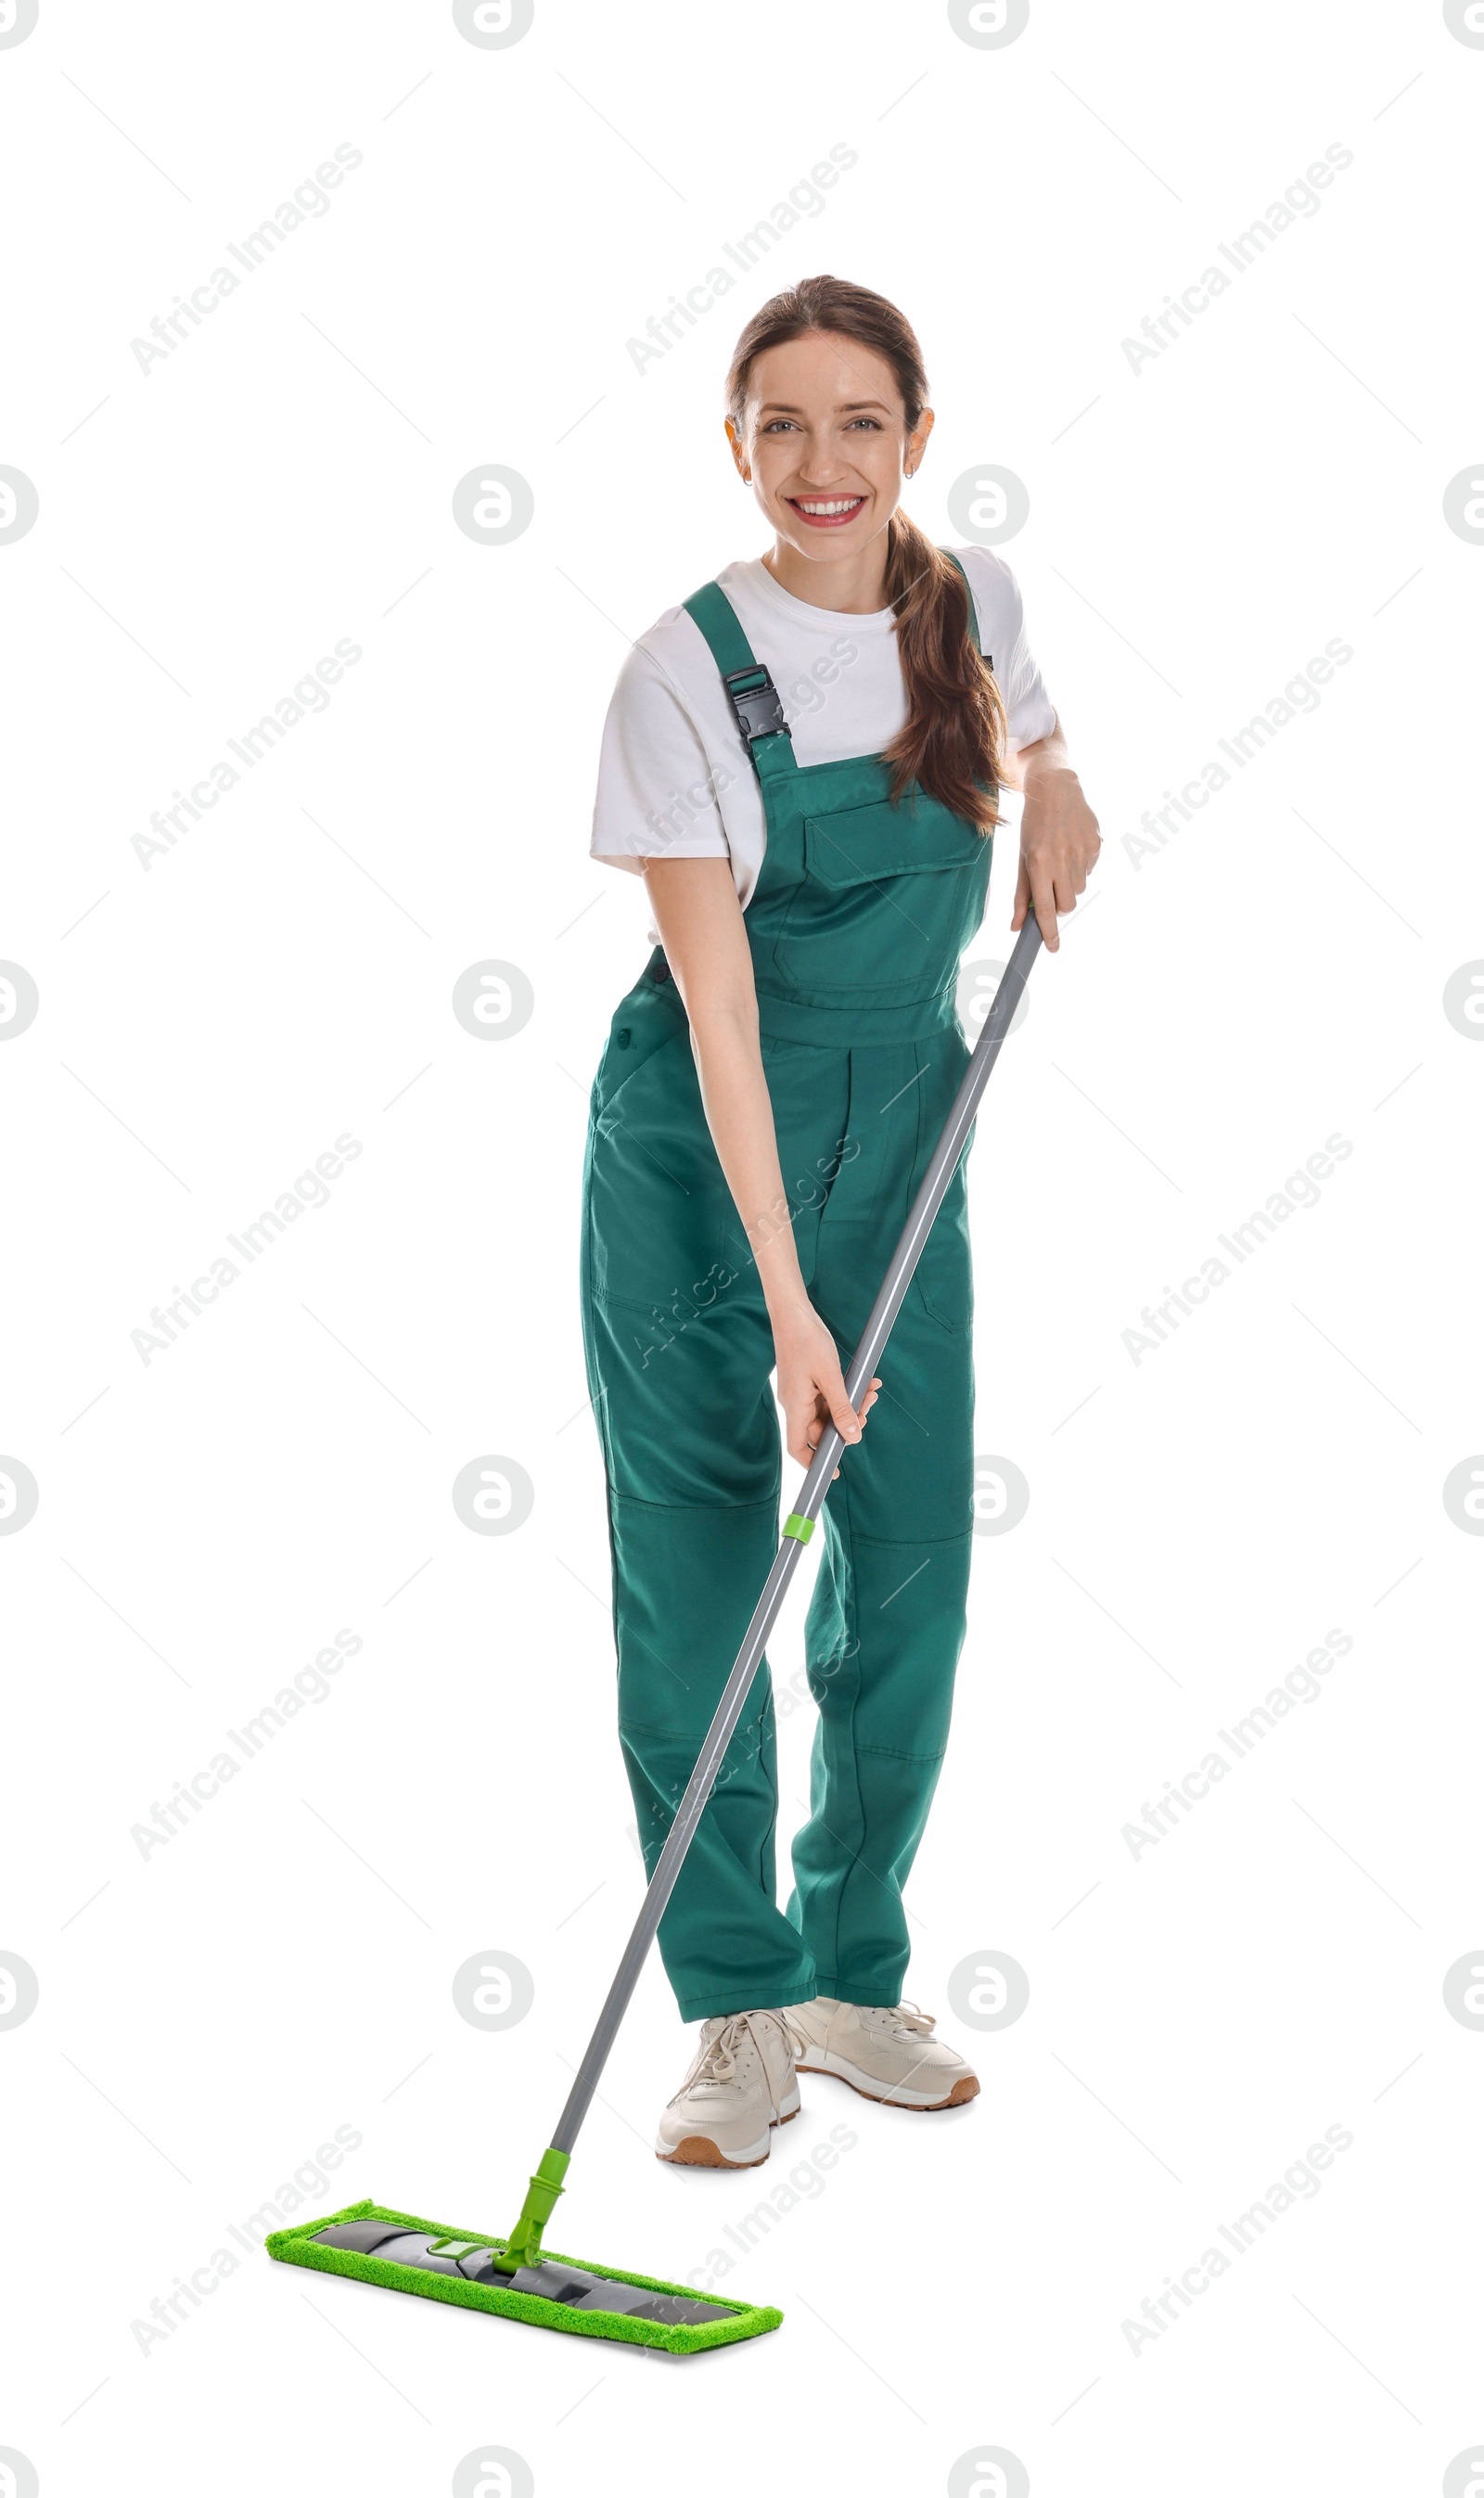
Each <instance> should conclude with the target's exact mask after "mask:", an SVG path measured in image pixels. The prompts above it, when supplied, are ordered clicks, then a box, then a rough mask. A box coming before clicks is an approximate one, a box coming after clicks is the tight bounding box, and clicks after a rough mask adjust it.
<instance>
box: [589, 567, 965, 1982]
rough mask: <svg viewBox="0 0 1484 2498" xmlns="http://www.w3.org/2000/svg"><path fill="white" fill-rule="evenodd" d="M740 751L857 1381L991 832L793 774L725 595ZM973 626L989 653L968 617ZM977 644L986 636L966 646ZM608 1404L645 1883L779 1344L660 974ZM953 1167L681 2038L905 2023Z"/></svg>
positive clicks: (754, 925) (949, 1326)
mask: <svg viewBox="0 0 1484 2498" xmlns="http://www.w3.org/2000/svg"><path fill="white" fill-rule="evenodd" d="M686 605H687V608H688V610H689V612H690V614H691V615H692V616H693V617H694V621H695V623H696V624H697V625H698V626H699V627H700V630H701V631H702V633H703V634H704V635H705V638H706V640H707V642H708V643H709V645H710V647H711V651H712V654H713V656H714V657H715V659H716V661H717V665H718V666H719V668H720V669H721V671H722V673H723V676H724V677H725V678H726V679H727V680H728V687H727V690H728V692H729V694H730V695H731V698H732V701H733V704H734V705H735V707H736V709H737V713H738V718H739V722H740V723H741V725H742V727H743V731H744V734H745V735H747V736H748V737H749V740H750V743H751V751H752V757H753V762H754V765H755V767H756V769H757V772H758V780H759V783H760V786H761V792H762V797H763V802H764V806H765V810H766V819H767V849H766V854H765V857H764V860H763V865H762V870H761V874H760V876H759V879H758V885H757V888H756V891H755V892H754V895H753V898H752V901H751V903H750V905H749V907H748V910H747V913H746V918H745V923H744V924H745V926H746V930H747V937H748V943H749V945H750V946H751V949H752V957H753V970H754V975H755V978H756V982H757V990H758V1016H759V1024H760V1034H761V1049H762V1062H763V1069H764V1073H765V1074H766V1078H767V1086H768V1092H769V1094H770V1096H771V1099H772V1105H773V1121H774V1127H775V1129H776V1132H777V1137H778V1154H779V1161H780V1164H781V1167H782V1171H783V1180H784V1188H785V1192H786V1200H787V1201H786V1203H785V1204H784V1205H783V1206H781V1207H780V1208H779V1209H778V1220H779V1221H780V1222H789V1223H790V1224H791V1226H792V1229H793V1233H794V1238H795V1240H796V1242H797V1245H798V1257H799V1265H800V1267H801V1268H802V1271H803V1278H804V1284H805V1288H806V1290H807V1292H808V1294H809V1297H810V1299H811V1301H812V1302H813V1304H814V1306H815V1308H816V1309H817V1310H818V1311H819V1313H820V1315H821V1317H822V1318H823V1320H824V1322H825V1324H826V1325H827V1326H828V1328H829V1329H830V1331H831V1333H832V1334H833V1336H834V1338H835V1341H836V1344H837V1346H838V1347H839V1351H840V1356H841V1360H842V1362H844V1361H847V1360H848V1359H849V1356H850V1353H851V1351H852V1349H853V1347H854V1345H855V1340H856V1338H857V1336H858V1335H859V1333H860V1330H861V1329H862V1328H863V1327H864V1325H865V1321H866V1318H867V1315H868V1313H869V1310H870V1306H871V1303H872V1300H873V1299H874V1297H875V1295H876V1291H877V1288H878V1286H879V1284H880V1282H881V1279H882V1275H883V1273H884V1271H885V1268H886V1265H887V1259H888V1258H889V1256H890V1253H891V1250H892V1248H893V1246H894V1244H895V1240H896V1235H897V1233H898V1231H899V1230H900V1228H901V1226H902V1224H903V1223H904V1222H905V1220H906V1217H907V1211H908V1207H909V1204H910V1202H911V1199H912V1196H913V1194H914V1192H915V1190H916V1188H917V1186H918V1183H919V1180H920V1178H921V1176H922V1172H923V1169H925V1166H926V1164H927V1161H928V1158H929V1156H930V1155H931V1152H932V1149H933V1146H934V1144H935V1143H936V1141H937V1137H938V1134H939V1130H940V1128H941V1127H942V1125H943V1122H944V1120H945V1118H946V1117H947V1115H948V1110H949V1107H950V1105H951V1103H952V1098H953V1095H954V1093H955V1091H956V1089H957V1086H958V1083H959V1080H960V1078H961V1076H962V1074H963V1071H964V1067H965V1064H966V1060H967V1048H966V1044H965V1041H964V1039H963V1036H962V1033H961V1032H960V1030H959V1026H958V1020H957V1015H956V1011H955V1006H954V993H955V987H956V981H957V975H958V963H959V956H960V954H961V953H962V951H963V948H964V946H965V945H967V944H968V943H969V942H970V940H971V939H972V937H973V936H974V933H975V931H976V930H977V928H978V927H979V924H980V921H981V918H982V917H983V914H984V900H985V894H986V890H987V885H988V877H989V857H990V845H989V840H988V837H987V836H985V835H984V834H982V833H980V832H978V831H977V830H976V828H975V827H974V826H973V825H972V824H971V823H968V822H967V821H965V820H963V819H962V818H960V817H956V816H953V815H952V814H951V813H950V812H949V811H948V809H947V808H945V807H943V806H941V805H940V804H939V803H938V802H937V801H936V800H935V799H933V798H930V797H928V796H927V795H926V793H925V792H923V791H922V790H920V789H919V788H918V787H917V786H916V785H913V786H912V787H911V788H910V789H909V790H908V791H907V792H906V793H905V794H904V796H903V798H902V800H901V802H900V803H899V804H898V805H891V804H889V803H888V790H889V787H890V778H891V776H890V771H889V768H888V766H887V765H886V764H885V763H884V762H883V761H882V759H881V757H880V756H879V755H859V756H856V757H855V758H854V759H852V760H850V761H847V762H840V763H814V764H808V765H799V764H797V763H796V762H795V760H794V755H793V745H792V740H791V738H790V736H789V734H788V732H787V730H786V728H785V727H784V725H783V715H782V711H781V709H780V708H779V707H778V704H777V697H776V694H775V693H774V692H773V689H772V681H771V679H770V678H769V676H768V673H767V671H766V669H764V668H761V667H759V666H758V662H757V661H756V660H755V658H754V657H753V653H752V651H751V649H750V648H749V645H748V642H747V638H746V636H745V634H744V633H743V631H742V627H741V625H740V624H739V623H738V620H737V617H736V614H735V611H734V610H733V608H732V607H731V605H730V603H729V601H728V600H727V598H726V595H725V593H724V592H722V591H721V589H720V588H719V587H718V586H717V585H716V584H715V583H714V582H713V583H711V584H708V586H707V587H706V588H705V589H704V590H700V591H697V592H696V593H695V595H694V597H693V598H690V599H688V600H687V601H686ZM969 617H970V629H971V630H975V629H976V627H975V619H974V605H973V598H972V594H971V595H970V599H969ZM976 638H977V634H976ZM582 1297H583V1319H584V1337H585V1345H586V1352H587V1363H588V1380H589V1387H590V1390H591V1393H592V1399H593V1410H594V1413H595V1416H596V1418H597V1427H598V1431H599V1434H600V1437H601V1440H602V1449H603V1459H604V1464H605V1467H606V1471H607V1479H608V1524H609V1539H610V1545H611V1551H612V1562H613V1615H614V1629H615V1637H616V1641H617V1647H618V1697H619V1731H620V1737H621V1740H622V1743H623V1747H624V1755H625V1764H626V1767H627V1769H628V1773H629V1785H630V1788H631V1791H632V1795H633V1800H634V1806H635V1809H636V1812H637V1816H638V1829H639V1836H640V1840H641V1841H642V1844H643V1848H644V1857H645V1864H646V1866H647V1868H648V1869H649V1871H651V1872H653V1870H654V1865H655V1860H656V1858H657V1857H658V1855H659V1852H660V1849H661V1846H662V1844H663V1842H664V1839H665V1835H666V1833H667V1832H668V1830H669V1827H670V1822H671V1819H672V1817H673V1814H674V1810H675V1808H676V1806H677V1804H678V1803H679V1800H680V1796H681V1793H682V1791H683V1789H684V1787H685V1783H686V1780H687V1778H688V1777H689V1776H690V1773H691V1770H692V1768H693V1766H694V1760H695V1756H696V1753H697V1752H698V1751H699V1749H700V1745H701V1740H702V1738H703V1736H704V1734H705V1731H706V1728H707V1726H708V1724H709V1723H710V1720H711V1716H712V1713H713V1711H714V1709H715V1706H716V1703H717V1700H718V1698H719V1697H720V1694H721V1689H722V1685H723V1683H724V1682H725V1681H726V1676H727V1673H728V1671H729V1669H730V1667H731V1664H732V1661H733V1659H734V1657H735V1655H736V1652H737V1649H739V1647H740V1646H741V1643H742V1638H743V1634H744V1632H745V1631H746V1628H747V1624H748V1621H749V1620H750V1618H751V1616H752V1612H753V1608H754V1605H755V1603H756V1601H757V1598H758V1591H759V1589H760V1588H761V1586H762V1583H763V1581H764V1579H765V1578H766V1577H767V1574H768V1570H769V1568H770V1566H771V1564H772V1560H773V1556H774V1553H776V1551H777V1549H778V1537H779V1523H780V1521H779V1493H780V1487H781V1473H782V1451H781V1446H780V1433H779V1423H778V1409H777V1405H776V1403H775V1400H774V1397H773V1393H772V1390H771V1387H770V1384H769V1381H770V1373H771V1371H772V1367H773V1341H772V1333H771V1329H770V1328H769V1324H768V1315H767V1309H766V1306H765V1303H764V1300H763V1296H762V1289H761V1285H760V1283H759V1280H758V1270H757V1265H756V1264H755V1260H754V1255H753V1250H752V1248H751V1246H750V1244H749V1242H748V1240H747V1237H746V1235H745V1234H744V1233H743V1231H742V1227H741V1223H740V1220H739V1218H738V1215H737V1212H736V1208H735V1206H734V1204H733V1202H732V1200H731V1195H730V1192H729V1190H728V1189H727V1186H726V1179H725V1178H724V1176H723V1173H722V1169H721V1165H720V1163H719V1162H718V1160H717V1155H716V1148H715V1146H714V1145H713V1143H712V1141H711V1136H710V1132H709V1130H708V1128H707V1125H706V1116H705V1111H704V1109H703V1107H702V1105H701V1098H700V1089H699V1085H698V1082H697V1078H696V1072H695V1065H694V1059H693V1056H692V1052H691V1043H690V1027H689V1024H688V1021H687V1018H686V1012H685V1009H684V1007H683V1006H682V1004H681V1001H680V997H679V994H678V992H677V990H676V987H675V983H674V981H673V979H672V978H671V977H670V975H669V972H668V968H667V966H666V964H665V962H664V958H663V955H662V953H661V952H659V951H657V952H656V953H655V954H654V955H653V956H652V958H651V960H650V963H649V965H648V966H647V968H646V970H645V971H644V973H643V974H642V975H641V977H640V978H639V979H638V981H637V982H636V984H635V986H634V987H633V988H632V989H631V990H630V991H629V996H628V997H627V998H626V999H625V1000H624V1001H623V1004H622V1005H621V1006H620V1007H619V1009H618V1011H617V1013H616V1014H615V1016H614V1018H613V1027H612V1032H611V1035H610V1038H609V1041H608V1045H607V1047H606V1049H605V1051H604V1053H603V1058H602V1063H601V1065H600V1067H599V1069H598V1072H597V1081H596V1083H595V1086H594V1090H593V1105H592V1117H591V1122H590V1127H589V1137H588V1152H587V1164H586V1169H585V1174H584V1221H583V1249H582ZM972 1298H973V1295H972V1276H971V1265H970V1250H969V1233H968V1224H967V1215H966V1200H965V1184H964V1170H963V1168H962V1166H960V1168H959V1170H958V1173H957V1176H956V1177H955V1178H954V1180H953V1183H952V1187H951V1189H950V1191H949V1195H948V1199H947V1201H946V1203H945V1205H944V1207H943V1211H942V1213H941V1214H940V1215H939V1217H938V1221H937V1224H936V1225H935V1227H934V1230H933V1233H932V1235H931V1237H930V1239H929V1241H928V1244H927V1247H926V1249H925V1251H924V1252H923V1256H922V1260H921V1264H920V1265H919V1268H918V1271H917V1274H916V1276H915V1278H914V1280H913V1283H912V1287H911V1289H910V1291H909V1293H908V1296H907V1299H906V1302H905V1304H904V1306H903V1308H902V1312H901V1315H900V1317H899V1318H898V1320H897V1322H896V1326H895V1329H894V1330H893V1332H892V1336H891V1341H890V1343H889V1345H888V1346H887V1352H886V1354H885V1355H884V1357H883V1359H882V1362H881V1375H882V1380H883V1387H882V1393H881V1395H880V1396H879V1398H878V1400H877V1403H876V1405H875V1407H874V1409H873V1411H872V1414H871V1418H870V1421H869V1423H868V1424H867V1425H866V1429H865V1432H864V1435H863V1437H862V1439H861V1440H860V1441H859V1442H858V1443H857V1444H856V1445H855V1447H854V1448H852V1449H851V1451H850V1452H849V1454H848V1456H847V1457H845V1459H844V1460H843V1461H842V1464H841V1469H840V1479H839V1481H838V1483H836V1484H835V1485H834V1486H833V1487H832V1489H831V1490H830V1492H829V1496H828V1498H827V1500H826V1503H825V1507H824V1513H823V1521H824V1536H823V1552H822V1553H821V1559H820V1567H819V1574H818V1578H817V1581H816V1585H815V1589H814V1594H813V1597H812V1599H811V1602H810V1606H809V1613H808V1619H807V1623H806V1626H805V1654H806V1663H807V1669H808V1678H809V1686H810V1690H811V1692H812V1693H813V1696H814V1698H815V1700H816V1702H817V1703H818V1705H819V1711H820V1717H819V1725H818V1729H817V1733H816V1737H815V1745H814V1758H813V1769H812V1776H811V1795H810V1811H809V1818H808V1820H807V1822H806V1823H805V1825H804V1827H803V1829H802V1830H801V1831H800V1832H799V1834H798V1837H797V1838H796V1839H795V1841H794V1843H793V1876H794V1890H793V1894H792V1897H791V1898H790V1901H789V1904H788V1907H787V1911H785V1910H784V1909H782V1908H781V1907H780V1906H779V1905H778V1898H777V1889H776V1882H775V1875H774V1863H773V1841H774V1825H775V1822H776V1819H777V1814H778V1781H777V1768H776V1751H775V1732H774V1713H773V1694H772V1686H771V1681H770V1678H769V1674H768V1669H767V1666H766V1663H765V1662H764V1663H763V1664H762V1665H760V1666H759V1668H758V1678H757V1681H756V1682H755V1684H754V1687H753V1690H752V1692H751V1694H750V1696H749V1700H748V1704H747V1708H746V1710H745V1712H744V1713H743V1716H742V1719H741V1721H740V1723H739V1725H738V1727H737V1730H736V1733H735V1735H734V1736H733V1738H732V1742H731V1745H730V1748H729V1750H728V1752H727V1755H726V1761H725V1763H724V1765H723V1769H722V1773H721V1776H720V1777H719V1779H718V1782H717V1786H716V1790H715V1793H714V1794H713V1796H712V1799H711V1802H710V1803H709V1805H708V1806H707V1808H706V1810H705V1813H704V1815H703V1816H702V1819H701V1822H700V1826H699V1828H698V1830H697V1832H696V1834H695V1838H694V1841H693V1843H692V1847H691V1852H690V1855H689V1856H688V1858H687V1860H686V1863H685V1867H684V1869H683V1871H682V1873H681V1876H680V1880H679V1882H678V1884H677V1885H676V1889H675V1892H674V1895H673V1897H672V1899H671V1901H670V1903H669V1906H668V1907H667V1908H666V1910H665V1913H664V1917H663V1920H662V1922H661V1928H660V1945H661V1953H662V1955H663V1959H664V1965H665V1969H666V1970H667V1971H668V1974H669V1977H670V1981H671V1984H672V1985H673V1987H674V1989H675V1993H676V1996H677V1998H678V2000H679V2004H680V2010H681V2014H682V2016H683V2017H684V2018H685V2019H687V2020H696V2019H700V2018H703V2017H708V2016H710V2015H711V2014H713V2013H727V2012H735V2011H740V2010H743V2009H747V2008H750V2007H752V2006H753V2005H757V2004H777V2003H795V2002H805V2001H807V2000H808V1999H809V1998H810V1997H812V1996H814V1995H816V1994H823V1995H830V1996H835V1997H838V1998H840V1999H841V2000H842V2001H845V2002H856V2003H895V2002H898V2000H899V1998H900V1995H901V1990H902V1981H903V1978H904V1976H905V1973H906V1969H907V1960H908V1938H907V1929H906V1923H905V1919H904V1916H903V1910H902V1901H901V1892H902V1885H903V1883H904V1881H905V1880H906V1877H907V1874H908V1872H909V1870H910V1868H911V1865H912V1861H913V1857H914V1856H915V1854H916V1852H917V1847H918V1843H919V1840H920V1838H921V1835H922V1830H923V1826H924V1824H925V1822H926V1818H927V1811H928V1807H929V1805H930V1803H931V1801H932V1794H933V1789H934V1786H935V1785H936V1783H937V1777H938V1771H939V1767H940V1765H941V1762H942V1759H943V1754H944V1748H945V1745H946V1744H947V1741H948V1730H949V1715H950V1710H951V1705H952V1684H953V1675H954V1670H955V1667H956V1665H957V1661H958V1653H959V1649H960V1648H961V1646H962V1642H963V1633H964V1608H965V1601H966V1595H967V1588H968V1578H969V1555H970V1549H971V1536H972V1522H973V1438H972V1425H973V1407H974V1381H973V1365H972V1355H971V1345H970V1322H971V1315H972Z"/></svg>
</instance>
